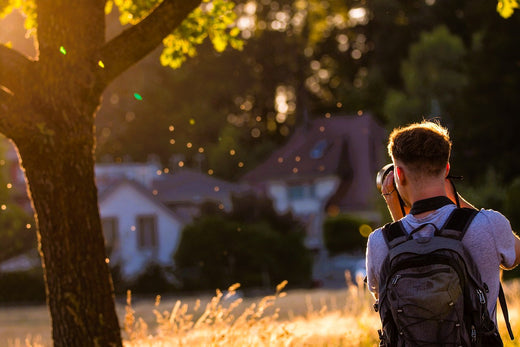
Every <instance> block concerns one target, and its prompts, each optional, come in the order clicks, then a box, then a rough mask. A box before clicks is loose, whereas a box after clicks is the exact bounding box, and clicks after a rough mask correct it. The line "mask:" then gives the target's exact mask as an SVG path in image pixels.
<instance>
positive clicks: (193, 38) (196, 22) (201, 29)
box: [161, 0, 243, 69]
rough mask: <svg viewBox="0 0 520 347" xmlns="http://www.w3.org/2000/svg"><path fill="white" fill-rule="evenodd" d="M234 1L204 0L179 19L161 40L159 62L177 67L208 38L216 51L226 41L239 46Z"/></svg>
mask: <svg viewBox="0 0 520 347" xmlns="http://www.w3.org/2000/svg"><path fill="white" fill-rule="evenodd" d="M234 6H235V4H234V3H233V2H232V1H230V0H213V1H209V0H205V1H204V2H203V4H202V5H201V6H200V7H198V8H197V9H195V10H194V11H193V12H192V13H191V14H190V15H189V16H188V17H187V18H186V19H185V20H184V21H183V23H182V24H181V25H180V26H179V27H178V28H177V29H176V30H175V31H174V32H173V33H172V34H170V35H169V36H168V37H166V38H165V39H164V40H163V44H164V49H163V52H162V54H161V64H162V65H164V66H169V67H172V68H174V69H175V68H178V67H180V66H181V65H182V63H183V62H184V61H185V60H186V59H187V57H193V56H195V55H196V53H197V51H196V46H197V45H200V44H202V43H203V42H204V40H205V39H206V38H209V39H210V41H211V43H212V44H213V47H214V48H215V50H216V51H218V52H222V51H224V50H225V49H226V47H227V46H228V45H230V46H231V47H232V48H234V49H241V48H242V47H243V43H242V42H241V40H240V39H239V38H238V36H239V34H240V29H239V28H237V27H236V25H235V24H236V23H235V21H236V14H235V12H234Z"/></svg>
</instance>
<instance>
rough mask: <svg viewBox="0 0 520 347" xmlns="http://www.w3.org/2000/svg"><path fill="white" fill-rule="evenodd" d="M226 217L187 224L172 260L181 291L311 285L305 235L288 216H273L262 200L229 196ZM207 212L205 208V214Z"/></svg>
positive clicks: (266, 203) (269, 206)
mask: <svg viewBox="0 0 520 347" xmlns="http://www.w3.org/2000/svg"><path fill="white" fill-rule="evenodd" d="M233 203H234V205H233V206H234V209H233V211H232V212H230V213H223V212H219V213H216V212H215V213H212V214H209V215H206V216H203V217H201V218H199V219H198V220H196V221H195V222H194V223H192V224H190V225H187V226H186V227H185V228H184V229H183V232H182V235H181V240H180V243H179V247H178V250H177V252H176V254H175V256H174V260H175V265H176V269H177V270H176V271H177V276H178V277H179V278H180V279H181V281H182V282H183V287H184V289H214V288H215V287H218V288H227V287H228V286H230V285H231V284H234V283H237V282H239V283H240V284H241V285H242V287H258V286H273V285H276V284H278V283H280V282H282V281H283V280H288V281H289V285H292V286H306V285H308V284H309V283H310V277H311V269H312V260H311V256H310V252H309V251H308V250H307V249H306V248H305V245H304V237H305V234H304V231H303V228H302V227H301V225H300V224H299V223H298V222H296V221H295V220H294V219H293V218H292V216H291V215H285V216H278V215H276V212H275V211H274V209H273V208H272V205H271V204H270V203H268V202H266V201H265V200H264V199H258V200H257V199H256V198H254V197H251V196H248V197H244V198H234V200H233ZM210 210H211V209H207V211H210Z"/></svg>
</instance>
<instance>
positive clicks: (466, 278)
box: [374, 208, 513, 347]
mask: <svg viewBox="0 0 520 347" xmlns="http://www.w3.org/2000/svg"><path fill="white" fill-rule="evenodd" d="M477 213H478V211H477V210H474V209H468V208H456V209H455V210H454V211H453V212H452V213H451V215H450V216H449V217H448V219H447V221H446V223H445V224H444V226H443V227H442V228H441V229H440V230H438V229H437V228H435V226H434V225H433V224H430V223H427V224H425V225H421V226H420V227H419V228H417V229H416V230H414V231H412V233H411V234H409V235H408V234H407V233H406V232H405V230H404V229H403V227H402V224H401V222H394V223H389V224H387V225H385V226H384V227H383V230H382V231H383V236H384V238H385V241H386V244H387V246H388V249H389V253H388V256H387V257H386V259H385V261H384V262H383V265H382V268H381V273H380V281H379V300H378V302H377V303H376V304H375V305H374V307H375V309H376V311H379V315H380V317H381V322H382V330H379V336H380V340H381V342H380V346H392V347H393V346H399V347H400V346H414V347H415V346H503V344H502V340H501V338H500V335H499V333H498V329H497V327H496V325H495V323H494V322H493V320H492V319H491V318H490V316H489V312H488V309H487V296H486V293H487V292H488V291H489V290H488V287H487V285H486V284H485V283H483V282H482V280H481V278H480V273H479V271H478V269H477V268H476V265H475V263H474V262H473V259H472V258H471V256H470V254H469V253H468V252H467V250H466V249H465V247H464V246H463V244H462V242H461V240H462V238H463V237H464V233H465V231H466V229H467V228H468V226H469V224H470V223H471V221H472V220H473V218H474V216H475V215H476V214H477ZM427 225H430V226H432V227H434V228H435V232H434V236H433V237H429V238H425V237H418V238H415V239H414V238H413V234H414V233H416V232H417V231H419V230H421V229H422V228H424V227H426V226H427ZM499 298H500V304H501V305H502V311H503V313H504V318H505V321H506V324H507V328H508V331H509V335H510V337H511V339H513V334H512V331H511V327H510V325H509V317H508V313H507V307H506V305H505V297H504V293H503V290H502V286H500V295H499Z"/></svg>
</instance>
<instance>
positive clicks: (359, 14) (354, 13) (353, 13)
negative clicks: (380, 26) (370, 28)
mask: <svg viewBox="0 0 520 347" xmlns="http://www.w3.org/2000/svg"><path fill="white" fill-rule="evenodd" d="M366 14H367V11H366V10H365V8H363V7H356V8H353V9H351V10H350V11H348V15H349V16H350V18H352V19H363V18H364V17H365V16H366Z"/></svg>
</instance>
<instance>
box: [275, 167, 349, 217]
mask: <svg viewBox="0 0 520 347" xmlns="http://www.w3.org/2000/svg"><path fill="white" fill-rule="evenodd" d="M339 183H340V179H339V178H338V177H337V176H327V177H320V178H317V179H315V180H314V181H312V182H309V183H308V186H309V188H310V187H312V188H313V190H314V195H313V196H305V197H303V198H300V199H295V200H291V199H290V197H289V185H287V184H285V183H284V182H270V183H269V184H268V192H269V197H270V198H271V199H272V200H273V202H274V207H275V209H276V210H277V211H278V212H279V213H285V212H287V211H288V210H291V211H292V212H293V213H295V214H307V213H309V212H321V211H322V209H323V207H324V204H325V203H326V202H327V201H328V200H329V199H330V197H331V196H332V194H334V193H335V192H336V190H337V189H338V186H339Z"/></svg>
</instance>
